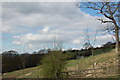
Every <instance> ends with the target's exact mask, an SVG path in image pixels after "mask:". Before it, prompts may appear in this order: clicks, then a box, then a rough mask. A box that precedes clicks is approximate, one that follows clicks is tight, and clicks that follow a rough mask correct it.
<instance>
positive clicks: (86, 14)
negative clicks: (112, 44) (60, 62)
mask: <svg viewBox="0 0 120 80" xmlns="http://www.w3.org/2000/svg"><path fill="white" fill-rule="evenodd" d="M0 5H1V4H0ZM78 5H80V3H78V2H3V3H2V12H0V14H2V16H0V20H1V18H2V29H1V28H0V32H2V39H1V40H0V42H1V43H0V44H2V51H7V50H17V51H18V52H33V51H36V50H40V49H48V48H53V43H54V41H55V40H56V42H61V43H62V44H63V47H62V48H63V49H70V48H78V49H81V48H83V45H84V43H86V42H87V40H86V39H85V32H86V31H87V30H88V33H89V35H90V40H91V42H92V43H93V41H94V37H95V34H96V32H97V37H96V42H95V45H94V46H101V45H102V44H104V43H106V42H108V41H112V38H111V35H110V34H108V33H107V32H105V31H104V32H103V31H102V27H103V26H105V24H101V22H100V21H98V20H96V19H98V18H102V19H106V18H105V17H103V16H102V15H97V14H95V13H96V11H91V10H89V9H80V8H79V7H78ZM0 25H1V24H0Z"/></svg>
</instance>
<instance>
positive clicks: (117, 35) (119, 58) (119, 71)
mask: <svg viewBox="0 0 120 80" xmlns="http://www.w3.org/2000/svg"><path fill="white" fill-rule="evenodd" d="M115 34H116V35H115V37H116V53H117V55H118V77H120V53H119V27H116V33H115Z"/></svg>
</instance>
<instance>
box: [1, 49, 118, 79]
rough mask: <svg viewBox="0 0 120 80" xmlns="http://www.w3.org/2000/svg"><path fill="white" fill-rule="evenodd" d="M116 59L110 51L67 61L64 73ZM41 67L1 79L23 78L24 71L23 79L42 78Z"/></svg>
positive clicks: (110, 62)
mask: <svg viewBox="0 0 120 80" xmlns="http://www.w3.org/2000/svg"><path fill="white" fill-rule="evenodd" d="M116 58H117V54H116V53H115V51H114V50H111V51H110V52H106V53H104V54H100V55H96V56H90V57H87V58H81V59H75V60H69V61H67V62H68V63H67V65H66V69H65V71H75V70H83V69H88V68H91V66H92V64H93V63H97V66H96V67H100V66H102V65H103V64H104V63H108V64H110V65H115V64H116ZM40 67H41V66H37V67H33V68H27V69H24V70H23V69H22V70H18V71H14V72H9V73H6V74H5V75H3V76H2V77H3V78H11V77H16V78H22V77H23V71H24V75H25V76H24V78H38V76H39V78H43V76H42V73H43V72H42V70H41V68H40ZM21 76H22V77H21Z"/></svg>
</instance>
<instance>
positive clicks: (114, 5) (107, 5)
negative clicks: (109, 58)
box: [80, 2, 120, 69]
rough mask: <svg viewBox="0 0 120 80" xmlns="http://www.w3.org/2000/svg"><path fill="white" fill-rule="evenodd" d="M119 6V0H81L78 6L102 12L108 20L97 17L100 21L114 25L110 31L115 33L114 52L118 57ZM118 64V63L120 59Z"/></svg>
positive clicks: (119, 56)
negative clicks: (108, 0)
mask: <svg viewBox="0 0 120 80" xmlns="http://www.w3.org/2000/svg"><path fill="white" fill-rule="evenodd" d="M119 7H120V2H83V3H82V5H81V6H80V8H88V9H92V10H96V11H98V13H97V14H102V15H103V16H104V17H106V18H107V19H108V20H104V19H102V18H100V19H97V20H100V21H101V23H111V24H113V25H114V26H112V31H113V33H114V34H115V39H116V53H117V54H118V58H119V59H120V53H119V29H120V26H119V21H118V19H119V16H118V15H119V12H118V9H119ZM117 12H118V14H117ZM118 64H120V60H119V63H118ZM119 69H120V67H119Z"/></svg>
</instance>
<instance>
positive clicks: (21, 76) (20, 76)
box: [18, 72, 32, 78]
mask: <svg viewBox="0 0 120 80" xmlns="http://www.w3.org/2000/svg"><path fill="white" fill-rule="evenodd" d="M31 73H32V72H30V73H27V74H25V75H22V76H20V77H18V78H22V77H23V76H29V75H30V74H31Z"/></svg>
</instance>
